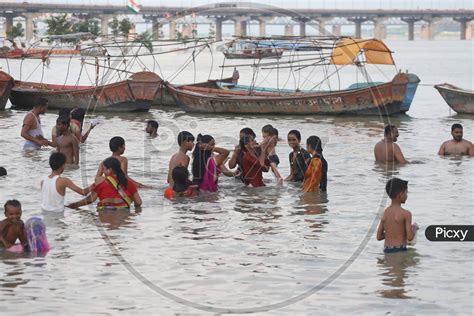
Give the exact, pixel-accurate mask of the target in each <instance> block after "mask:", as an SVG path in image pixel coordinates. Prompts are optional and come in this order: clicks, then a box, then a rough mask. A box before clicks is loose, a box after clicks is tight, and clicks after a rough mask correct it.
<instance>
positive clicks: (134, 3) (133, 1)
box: [127, 0, 140, 13]
mask: <svg viewBox="0 0 474 316" xmlns="http://www.w3.org/2000/svg"><path fill="white" fill-rule="evenodd" d="M127 8H128V9H129V10H130V11H132V12H133V13H138V11H140V8H139V7H138V0H127Z"/></svg>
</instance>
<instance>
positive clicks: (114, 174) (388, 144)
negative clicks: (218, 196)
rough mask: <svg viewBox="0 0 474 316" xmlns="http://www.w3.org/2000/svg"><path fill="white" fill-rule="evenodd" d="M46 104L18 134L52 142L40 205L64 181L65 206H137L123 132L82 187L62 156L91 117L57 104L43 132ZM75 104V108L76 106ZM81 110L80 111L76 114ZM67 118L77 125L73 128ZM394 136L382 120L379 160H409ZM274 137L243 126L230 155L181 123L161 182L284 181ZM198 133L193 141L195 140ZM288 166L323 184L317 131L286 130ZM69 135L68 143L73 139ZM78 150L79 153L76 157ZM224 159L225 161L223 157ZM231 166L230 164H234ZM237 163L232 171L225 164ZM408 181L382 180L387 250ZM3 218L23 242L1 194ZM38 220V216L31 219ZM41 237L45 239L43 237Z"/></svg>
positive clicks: (403, 237)
mask: <svg viewBox="0 0 474 316" xmlns="http://www.w3.org/2000/svg"><path fill="white" fill-rule="evenodd" d="M46 109H47V100H44V99H40V100H39V101H38V104H37V105H36V106H35V107H34V108H33V110H32V111H31V112H29V113H28V114H27V115H26V117H25V119H24V124H23V127H22V132H21V135H22V136H23V137H24V138H25V139H26V142H25V146H24V148H25V149H39V148H41V146H54V147H56V148H57V151H56V152H53V153H52V154H51V156H50V158H49V165H50V167H51V173H50V174H49V175H48V176H46V177H44V178H43V179H42V181H41V207H42V209H43V210H45V211H53V212H54V211H62V210H63V209H64V206H65V205H64V196H65V192H66V189H70V190H73V191H75V192H76V193H79V194H81V195H83V196H85V198H84V199H82V200H81V201H78V202H75V203H71V204H69V205H68V207H70V208H79V207H81V206H83V205H87V204H91V203H93V202H94V201H96V200H97V199H99V203H98V209H99V210H100V209H119V208H130V207H131V205H132V204H134V205H135V207H136V208H139V207H140V206H141V204H142V200H141V197H140V195H139V193H138V188H146V187H147V186H145V185H143V184H141V183H139V182H137V181H135V180H133V179H132V178H130V177H129V176H128V160H127V158H126V157H124V156H123V154H124V152H125V140H124V139H123V138H122V137H118V136H116V137H113V138H112V139H111V140H110V141H109V147H110V150H111V152H112V155H111V157H109V158H107V159H105V160H104V161H103V162H102V163H101V164H100V166H99V168H98V170H97V174H96V179H95V182H94V183H92V184H91V185H90V186H88V187H87V188H80V187H79V186H77V185H76V184H74V183H73V182H72V181H71V180H70V179H68V178H66V177H62V176H61V174H62V173H63V171H64V169H65V167H66V165H67V164H70V163H77V162H78V150H76V149H77V148H78V146H79V145H78V144H79V143H81V142H84V141H85V140H86V139H87V137H88V135H89V133H90V131H91V130H92V128H93V125H91V127H90V128H89V130H88V131H87V132H86V133H85V134H84V135H83V134H82V122H83V119H84V115H83V114H82V113H83V112H82V111H81V109H78V110H74V111H72V112H71V113H67V111H66V110H62V112H60V114H59V117H58V119H57V122H56V126H55V129H54V128H53V131H52V134H53V137H52V141H48V140H47V139H45V138H44V136H43V133H42V130H41V123H40V119H39V115H41V114H44V113H45V112H46ZM76 111H78V112H76ZM79 114H80V115H79ZM72 126H77V128H73V127H72ZM157 130H158V123H157V122H156V121H148V122H147V126H146V132H147V133H148V134H149V135H150V137H156V136H157ZM451 130H452V132H451V134H452V136H453V139H452V140H449V141H446V142H444V143H443V144H442V145H441V148H440V150H439V154H440V155H471V156H472V155H474V148H473V144H472V143H471V142H469V141H467V140H464V139H462V135H463V128H462V126H461V125H460V124H454V125H453V126H452V129H451ZM398 136H399V133H398V129H397V128H396V127H395V126H393V125H387V126H386V127H385V130H384V139H383V140H381V141H380V142H379V143H377V144H376V145H375V148H374V154H375V159H376V161H378V162H383V163H400V164H404V163H408V161H406V160H405V158H404V156H403V154H402V152H401V149H400V147H399V146H398V145H397V144H395V142H396V141H397V139H398ZM278 140H279V137H278V130H277V129H276V128H274V127H273V126H271V125H266V126H264V127H263V128H262V141H261V142H260V143H258V142H257V141H256V134H255V132H254V131H253V130H252V129H251V128H243V129H242V130H241V131H240V134H239V144H238V145H237V146H236V147H235V149H234V151H233V153H232V156H231V157H230V159H229V155H230V151H229V150H227V149H224V148H220V147H216V145H215V140H214V138H213V137H212V136H210V135H201V134H199V135H198V136H197V138H196V139H195V137H194V136H193V135H192V134H191V133H190V132H187V131H182V132H180V133H179V134H178V138H177V142H178V145H179V151H178V152H177V153H175V154H174V155H173V156H172V157H171V159H170V162H169V171H168V178H167V181H168V184H169V187H168V188H167V189H166V190H165V192H164V195H165V197H166V198H169V199H172V198H174V197H178V196H183V197H194V196H196V195H198V194H199V192H216V191H217V190H218V178H219V175H220V174H221V173H222V174H223V175H225V176H230V177H235V178H237V179H239V180H241V181H242V182H243V183H244V184H245V185H246V186H250V187H261V186H265V184H264V181H263V172H268V171H270V170H271V171H272V172H273V173H274V175H275V178H276V181H277V183H282V182H283V181H284V179H283V177H282V176H281V174H280V172H279V170H278V165H279V162H280V160H279V157H278V156H277V155H276V153H275V147H276V145H277V142H278ZM195 141H196V144H195ZM287 141H288V145H289V146H290V147H291V149H292V150H291V152H290V153H289V162H290V174H289V175H288V176H287V177H286V178H285V180H287V181H294V182H300V183H302V191H303V192H318V191H326V189H327V171H328V164H327V161H326V159H325V158H324V156H323V148H322V143H321V139H320V138H319V137H317V136H310V137H308V138H307V140H306V149H304V148H303V147H302V146H301V134H300V132H299V131H297V130H291V131H290V132H289V133H288V134H287ZM71 143H72V144H71ZM189 151H193V152H192V158H193V160H192V163H191V165H192V166H191V169H192V176H193V178H192V180H190V179H189V177H190V174H189V171H188V167H189V164H190V162H191V159H190V157H189V156H188V152H189ZM76 157H77V158H76ZM226 163H227V165H226ZM235 168H236V169H235ZM231 169H235V170H236V171H231ZM407 189H408V182H407V181H404V180H401V179H397V178H394V179H391V180H389V182H388V183H387V185H386V191H387V194H388V195H389V196H390V198H391V199H392V204H391V205H390V206H389V207H388V208H387V209H386V210H385V213H384V216H383V218H382V220H381V222H380V225H379V229H378V232H377V239H378V240H382V239H385V251H386V252H398V251H405V250H406V241H409V240H411V239H413V238H414V235H415V234H414V232H416V229H417V225H416V224H414V225H412V223H411V213H410V212H409V211H407V210H404V209H403V208H401V204H403V203H405V201H406V199H407ZM4 208H5V217H6V218H5V220H4V221H2V222H0V238H1V239H0V246H1V245H2V244H3V246H4V247H6V248H7V246H10V245H12V244H14V242H15V241H16V240H17V238H19V239H20V241H21V242H22V243H25V245H24V246H25V247H30V248H31V246H28V245H27V243H26V240H27V239H26V238H24V236H26V235H25V234H24V232H25V231H26V229H25V226H24V224H23V222H22V221H21V219H20V218H21V205H20V203H19V202H18V201H16V200H10V201H7V203H6V204H5V206H4ZM36 223H37V225H36V226H38V225H39V224H38V219H37V220H36ZM46 244H47V241H46Z"/></svg>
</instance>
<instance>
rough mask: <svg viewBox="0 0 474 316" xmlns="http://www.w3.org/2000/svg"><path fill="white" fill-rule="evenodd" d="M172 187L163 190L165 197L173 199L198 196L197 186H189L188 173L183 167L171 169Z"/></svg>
mask: <svg viewBox="0 0 474 316" xmlns="http://www.w3.org/2000/svg"><path fill="white" fill-rule="evenodd" d="M172 177H173V187H172V188H167V189H166V190H165V197H166V198H167V199H172V198H174V197H178V196H181V197H195V196H197V195H198V192H197V185H191V181H189V171H188V169H187V168H186V167H184V166H177V167H175V168H174V169H173V172H172Z"/></svg>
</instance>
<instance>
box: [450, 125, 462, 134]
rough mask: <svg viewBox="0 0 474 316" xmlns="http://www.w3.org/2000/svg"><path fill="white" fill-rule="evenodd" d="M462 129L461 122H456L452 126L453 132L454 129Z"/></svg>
mask: <svg viewBox="0 0 474 316" xmlns="http://www.w3.org/2000/svg"><path fill="white" fill-rule="evenodd" d="M458 128H459V129H462V125H461V124H459V123H454V124H453V125H452V126H451V132H452V131H454V130H455V129H458Z"/></svg>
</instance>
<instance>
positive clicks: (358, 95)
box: [164, 73, 420, 115]
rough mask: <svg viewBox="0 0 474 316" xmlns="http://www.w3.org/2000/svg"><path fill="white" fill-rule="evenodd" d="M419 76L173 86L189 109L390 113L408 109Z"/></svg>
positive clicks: (178, 99) (175, 94)
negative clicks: (310, 84) (300, 87)
mask: <svg viewBox="0 0 474 316" xmlns="http://www.w3.org/2000/svg"><path fill="white" fill-rule="evenodd" d="M419 82H420V79H419V78H418V77H417V76H416V75H414V74H405V73H398V74H397V75H395V77H394V78H393V80H392V81H390V82H386V83H382V84H374V85H366V86H363V87H357V88H353V89H346V90H339V91H332V92H294V93H284V94H280V93H275V92H258V91H257V92H255V91H252V92H249V91H231V90H219V89H213V88H201V89H199V88H196V87H194V88H192V87H191V88H190V87H186V86H184V87H174V86H173V85H170V84H167V83H164V84H165V85H166V86H167V88H168V89H169V91H170V93H171V94H172V96H173V98H174V99H175V102H176V103H177V105H178V106H179V107H181V108H183V109H184V110H186V111H189V112H208V113H239V114H244V113H248V114H305V115H307V114H326V115H335V114H357V115H392V114H398V113H405V112H407V111H408V110H409V109H410V105H411V102H412V100H413V97H414V94H415V92H416V88H417V87H418V83H419Z"/></svg>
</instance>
